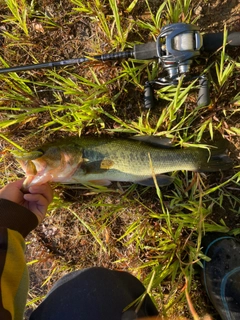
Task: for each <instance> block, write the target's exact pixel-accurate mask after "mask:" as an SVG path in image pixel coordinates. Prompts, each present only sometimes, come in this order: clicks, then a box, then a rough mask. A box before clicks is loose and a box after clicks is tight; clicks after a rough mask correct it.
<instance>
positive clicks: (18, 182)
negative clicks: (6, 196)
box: [2, 178, 25, 190]
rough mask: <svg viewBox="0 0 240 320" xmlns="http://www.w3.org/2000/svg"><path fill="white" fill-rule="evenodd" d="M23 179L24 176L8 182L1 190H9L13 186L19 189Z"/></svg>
mask: <svg viewBox="0 0 240 320" xmlns="http://www.w3.org/2000/svg"><path fill="white" fill-rule="evenodd" d="M24 180H25V178H22V179H20V180H16V181H13V182H9V183H8V184H7V185H6V186H5V187H3V188H2V190H8V189H9V190H11V189H12V188H14V187H15V188H17V189H19V190H20V189H21V188H22V185H23V182H24Z"/></svg>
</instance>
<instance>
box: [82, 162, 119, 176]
mask: <svg viewBox="0 0 240 320" xmlns="http://www.w3.org/2000/svg"><path fill="white" fill-rule="evenodd" d="M113 164H114V162H113V161H112V160H108V159H103V160H99V161H92V162H85V163H83V164H82V165H81V169H82V170H83V171H84V172H85V174H90V173H92V174H93V173H94V174H96V173H103V172H106V171H107V170H109V169H110V168H111V167H112V166H113Z"/></svg>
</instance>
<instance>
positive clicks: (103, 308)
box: [30, 267, 158, 320]
mask: <svg viewBox="0 0 240 320" xmlns="http://www.w3.org/2000/svg"><path fill="white" fill-rule="evenodd" d="M144 292H145V288H144V286H143V285H142V283H141V282H140V281H139V280H138V279H137V278H135V277H134V276H132V275H131V274H130V273H127V272H120V271H112V270H109V269H105V268H95V267H94V268H89V269H84V270H81V271H75V272H72V273H70V274H69V275H66V276H64V277H63V278H62V279H60V280H59V281H58V282H57V283H56V284H55V285H54V287H53V288H52V290H51V291H50V292H49V294H48V295H47V297H46V298H45V300H44V301H43V302H42V303H41V304H40V305H39V306H38V308H37V309H36V310H35V311H34V312H33V313H32V315H31V316H30V320H133V319H137V318H138V317H144V316H153V315H157V314H158V312H157V309H156V307H155V306H154V304H153V302H152V300H151V299H150V297H149V296H148V295H147V296H146V298H145V299H144V302H143V303H142V306H141V308H140V311H139V312H138V315H136V314H135V312H134V308H131V309H130V310H129V311H127V312H125V313H124V312H123V310H124V309H125V308H126V307H127V306H128V305H129V304H131V303H132V302H133V301H135V300H136V299H137V298H139V297H140V296H141V295H142V294H143V293H144Z"/></svg>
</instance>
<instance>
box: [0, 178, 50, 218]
mask: <svg viewBox="0 0 240 320" xmlns="http://www.w3.org/2000/svg"><path fill="white" fill-rule="evenodd" d="M24 180H25V178H24V179H21V180H17V181H14V182H11V183H9V184H7V185H6V186H5V187H4V188H3V189H1V190H0V198H2V199H6V200H10V201H12V202H15V203H17V204H19V205H21V206H23V207H25V208H27V209H28V210H30V211H32V212H33V213H34V214H35V215H36V216H37V218H38V222H39V223H41V222H42V220H43V219H44V217H45V215H46V212H47V208H48V205H49V204H50V203H51V202H52V199H53V191H52V189H51V187H50V185H49V184H48V183H45V184H42V185H40V186H32V187H30V188H29V192H28V193H23V192H22V191H21V188H22V186H23V182H24Z"/></svg>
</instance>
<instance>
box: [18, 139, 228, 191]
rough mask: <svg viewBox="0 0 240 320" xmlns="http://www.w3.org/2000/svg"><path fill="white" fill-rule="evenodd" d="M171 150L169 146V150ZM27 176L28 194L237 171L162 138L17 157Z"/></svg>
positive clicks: (45, 149) (51, 148)
mask: <svg viewBox="0 0 240 320" xmlns="http://www.w3.org/2000/svg"><path fill="white" fill-rule="evenodd" d="M166 144H167V145H166ZM15 156H16V158H17V160H18V162H19V163H20V165H21V167H22V169H23V170H24V172H25V174H26V180H25V182H24V186H25V188H29V187H30V186H32V185H38V184H43V183H45V182H48V181H50V182H51V181H52V182H60V183H63V184H84V185H87V184H95V185H104V186H107V185H109V184H110V183H111V181H128V182H134V183H137V184H141V185H146V186H153V185H154V179H153V177H156V179H157V182H158V185H159V186H164V185H169V184H170V183H172V181H173V178H172V177H171V176H168V175H165V174H164V173H167V172H172V171H176V170H189V171H197V172H211V171H219V170H227V169H229V168H231V167H232V161H231V160H230V158H229V157H228V156H227V155H226V154H224V153H222V152H219V151H216V150H214V149H213V151H211V153H210V152H209V150H208V149H203V148H197V147H189V148H182V149H180V148H175V147H172V146H171V144H169V143H168V140H167V143H166V140H162V139H160V138H158V137H146V136H138V137H135V138H134V139H112V138H94V137H92V138H91V137H80V138H79V137H73V138H66V139H62V140H60V141H57V142H55V143H51V144H46V145H44V146H42V147H41V148H39V149H38V150H35V151H30V152H25V153H20V154H15Z"/></svg>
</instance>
